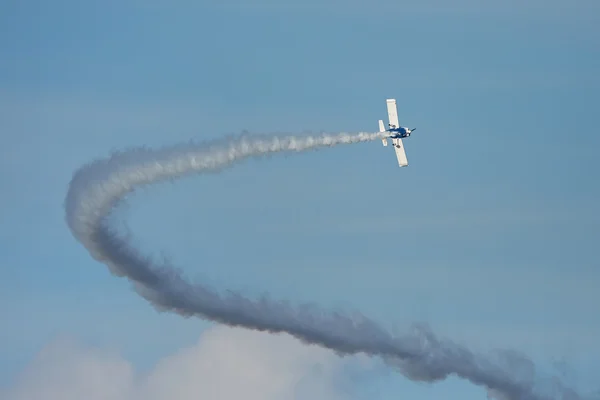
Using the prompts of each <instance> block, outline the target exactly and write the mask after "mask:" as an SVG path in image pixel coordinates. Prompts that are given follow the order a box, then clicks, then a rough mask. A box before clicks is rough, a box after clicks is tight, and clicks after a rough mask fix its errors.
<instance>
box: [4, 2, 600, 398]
mask: <svg viewBox="0 0 600 400" xmlns="http://www.w3.org/2000/svg"><path fill="white" fill-rule="evenodd" d="M599 39H600V6H599V5H598V3H597V2H595V1H585V0H582V1H571V2H568V1H562V0H560V1H559V0H551V1H545V2H542V1H538V0H533V1H530V2H527V3H525V2H523V3H521V2H517V1H506V2H501V3H500V2H499V3H498V4H491V3H486V2H475V1H467V0H460V1H454V2H442V1H436V0H426V1H422V2H420V3H419V5H416V3H415V4H412V3H410V2H405V1H388V0H378V1H374V2H358V1H354V0H348V1H346V2H341V1H334V0H321V1H304V2H296V1H288V0H282V1H278V2H275V1H267V0H259V1H255V2H250V1H242V0H237V1H230V2H220V1H198V2H190V1H183V0H181V1H178V2H167V1H164V0H152V1H146V2H142V1H137V0H131V1H119V2H117V1H114V0H107V1H103V2H93V1H92V2H86V3H82V2H75V1H63V0H59V1H55V2H52V3H47V2H41V1H33V0H32V1H21V2H17V1H13V0H9V1H5V2H2V5H0V50H1V52H2V55H3V56H2V57H1V60H0V135H1V136H0V138H1V140H2V146H0V165H1V168H0V193H2V195H0V210H2V211H1V212H0V219H1V221H2V223H1V224H0V273H1V274H2V279H0V300H1V302H0V304H1V305H0V321H2V322H1V323H0V326H1V327H2V328H1V329H0V395H1V396H0V397H2V398H5V397H6V398H7V399H9V400H17V399H18V400H21V399H35V400H37V399H54V398H61V399H71V398H73V399H75V398H77V399H79V398H81V396H82V393H85V394H86V396H88V397H87V398H92V397H89V394H90V393H96V394H97V396H99V397H98V398H103V399H107V398H110V399H122V400H130V399H138V398H147V397H146V396H148V393H151V394H152V396H154V397H153V398H155V399H156V400H162V399H167V398H172V396H174V395H175V396H180V397H179V398H182V399H187V398H195V397H194V396H198V395H200V396H202V397H205V396H206V397H210V398H215V399H217V398H218V399H225V400H229V399H234V398H235V399H237V398H240V397H242V396H244V398H247V399H250V400H251V399H253V398H257V399H258V398H261V399H269V400H270V399H273V400H287V399H299V400H300V399H305V398H306V399H308V398H310V399H313V398H314V399H323V400H326V399H327V400H328V399H366V398H369V399H392V398H398V397H399V396H402V397H405V398H411V399H416V400H420V399H433V398H436V399H438V398H448V399H458V398H460V399H466V400H470V399H481V398H483V397H484V396H485V391H484V390H483V389H481V388H478V387H474V386H473V385H471V384H469V383H467V382H464V381H461V380H458V379H455V378H450V379H448V380H446V381H443V382H438V383H435V384H424V383H415V382H412V381H409V380H407V379H406V378H404V377H403V376H402V375H400V374H398V373H396V372H394V371H393V370H392V369H390V368H388V367H386V366H385V365H383V364H382V363H381V362H380V361H378V360H377V359H368V358H366V357H362V356H357V357H350V358H343V359H342V358H339V357H337V356H336V355H335V354H333V353H331V352H328V351H326V350H322V349H318V348H314V347H308V346H304V345H301V344H300V343H298V342H297V341H295V340H294V339H292V338H290V337H287V336H285V335H283V336H274V335H269V334H259V333H256V332H250V331H247V330H243V329H231V328H227V327H223V326H220V325H215V324H213V323H210V322H207V321H202V320H197V319H185V318H182V317H180V316H177V315H172V314H168V313H159V312H157V311H156V310H155V309H154V308H152V306H151V305H149V304H148V303H147V302H146V301H145V300H144V299H142V298H141V297H139V296H138V295H137V294H136V293H135V292H134V291H133V290H132V289H131V286H130V284H129V283H128V282H127V281H126V280H124V279H120V278H117V277H115V276H112V275H110V273H109V271H108V269H107V268H106V267H105V266H104V265H102V264H100V263H98V262H96V261H94V260H93V259H92V258H91V257H90V255H89V254H88V253H87V252H86V250H85V248H83V246H81V244H80V243H78V242H77V241H76V240H75V239H74V238H73V236H72V235H71V233H70V231H69V229H68V227H67V225H66V222H65V210H64V204H63V202H64V199H65V195H66V192H67V189H68V184H69V181H70V179H71V177H72V174H73V172H74V171H75V170H76V169H77V168H79V167H80V166H81V165H83V164H85V163H88V162H90V161H92V160H94V159H96V158H100V157H105V156H107V155H109V154H110V152H111V151H113V150H116V149H123V148H129V147H134V146H150V147H158V146H164V145H169V144H176V143H180V142H186V141H189V140H196V141H201V140H206V139H213V138H220V137H223V136H226V135H229V134H232V133H238V132H240V131H243V130H247V131H249V132H251V133H274V132H286V133H297V134H304V133H306V132H321V131H326V132H333V133H335V132H342V131H343V132H359V131H376V130H377V127H378V126H377V120H378V119H385V118H386V109H385V99H386V98H392V97H393V98H396V99H397V101H398V114H399V118H400V122H401V124H402V125H404V126H409V127H417V128H418V129H417V130H416V131H415V133H414V134H413V135H412V136H411V137H410V138H409V139H407V140H406V141H405V146H406V151H407V155H408V160H409V163H410V165H409V167H407V168H403V169H399V168H398V167H397V163H396V160H395V157H394V154H393V151H392V150H391V148H390V147H387V148H384V147H383V146H382V145H381V143H380V142H378V141H376V142H372V143H362V144H356V145H352V146H343V147H339V148H333V149H328V150H323V151H317V152H310V153H305V154H295V155H291V156H284V155H276V156H273V157H272V158H270V159H265V160H259V161H250V162H246V163H244V164H241V165H239V166H237V167H235V168H233V169H228V170H226V171H224V172H222V173H220V174H215V175H207V176H201V177H200V176H199V177H190V178H185V179H183V180H180V181H177V182H175V183H169V184H159V185H156V186H153V187H150V188H147V189H144V190H142V191H140V192H138V193H137V194H136V195H135V196H133V197H132V198H131V199H129V201H128V203H127V206H126V208H125V209H123V210H121V211H120V216H122V218H123V221H124V222H123V223H124V224H127V226H128V227H129V228H130V229H131V231H132V232H133V233H134V235H135V242H136V244H137V245H138V246H139V247H140V248H141V249H143V250H144V251H146V252H148V254H151V255H154V256H157V257H160V256H165V257H168V258H169V259H170V260H172V261H173V262H174V263H175V264H176V265H177V266H178V267H180V268H181V269H182V270H184V271H185V273H186V275H188V276H189V277H191V279H194V280H204V281H206V282H208V283H210V284H211V285H214V286H215V287H217V288H219V289H221V290H226V289H233V290H240V291H241V292H243V293H244V294H247V295H249V296H253V297H256V296H259V295H262V294H264V293H268V294H269V295H270V296H271V297H273V298H276V299H286V300H289V301H290V302H292V303H293V304H302V303H305V302H311V303H316V304H319V305H321V306H322V307H324V308H327V309H331V310H340V309H342V310H350V311H355V310H357V311H360V312H362V313H364V314H366V315H368V316H370V317H372V318H373V319H375V320H376V321H378V322H380V323H382V324H383V325H384V326H386V327H389V328H390V329H398V330H401V331H402V330H405V329H408V327H410V325H411V324H412V323H426V324H428V325H429V326H431V328H432V330H433V331H434V332H436V333H437V334H438V335H440V336H442V337H444V338H448V339H451V340H454V341H456V342H459V343H462V344H464V345H466V346H468V347H469V348H472V349H477V350H481V351H490V350H494V349H499V348H500V349H511V350H516V351H519V352H523V353H525V354H527V355H528V356H530V357H531V358H532V359H533V360H534V362H535V363H536V365H537V366H538V368H540V370H541V371H543V373H544V374H547V375H548V376H552V374H556V375H559V376H561V377H562V378H563V379H564V380H565V381H566V382H568V383H569V384H571V385H573V386H574V387H577V388H580V389H581V391H582V393H587V392H588V391H594V390H598V389H599V388H598V385H597V384H596V382H597V381H598V374H597V372H595V371H598V370H599V369H600V350H599V349H600V347H599V346H598V339H597V338H598V337H600V317H599V316H600V312H599V311H600V308H599V306H598V304H600V292H598V290H597V288H598V287H599V285H600V268H599V267H600V265H599V261H598V256H597V251H596V243H597V241H598V238H599V235H600V217H599V214H598V211H597V199H598V198H599V196H600V184H599V183H598V182H599V181H598V176H599V173H600V169H599V167H598V166H597V163H596V162H595V161H596V160H595V159H596V154H597V151H596V149H597V148H598V146H599V145H600V138H599V136H598V134H597V133H598V132H597V129H596V125H597V121H596V119H595V117H596V114H597V109H598V104H600V78H599V77H598V74H597V71H598V70H599V68H600V52H599V51H598V48H600V47H599V45H600V43H599ZM231 382H235V385H234V386H235V387H233V386H232V383H231ZM100 388H102V390H107V391H108V392H102V391H101V390H100ZM238 389H239V391H236V390H238ZM36 396H37V397H36ZM253 396H254V397H253Z"/></svg>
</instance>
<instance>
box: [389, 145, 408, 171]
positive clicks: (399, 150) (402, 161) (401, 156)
mask: <svg viewBox="0 0 600 400" xmlns="http://www.w3.org/2000/svg"><path fill="white" fill-rule="evenodd" d="M392 143H393V144H394V151H395V152H396V158H397V159H398V165H399V166H400V167H406V166H407V165H408V159H407V158H406V152H405V151H404V143H402V139H400V138H394V139H392Z"/></svg>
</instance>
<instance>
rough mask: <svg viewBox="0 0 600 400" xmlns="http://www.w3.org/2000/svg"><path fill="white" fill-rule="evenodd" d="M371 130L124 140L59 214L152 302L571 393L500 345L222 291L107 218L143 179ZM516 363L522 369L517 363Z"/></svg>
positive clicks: (417, 370) (408, 371)
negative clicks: (146, 248) (139, 246)
mask: <svg viewBox="0 0 600 400" xmlns="http://www.w3.org/2000/svg"><path fill="white" fill-rule="evenodd" d="M381 137H382V134H380V133H358V134H347V133H342V134H337V135H321V136H316V137H310V136H309V137H294V136H287V137H279V136H271V137H262V138H252V137H247V136H246V137H239V138H233V139H228V140H223V141H218V142H213V143H206V144H187V145H181V146H175V147H170V148H164V149H160V150H150V149H147V148H137V149H131V150H128V151H124V152H119V153H116V154H113V155H112V157H110V158H109V159H105V160H99V161H95V162H92V163H91V164H89V165H86V166H84V167H82V168H81V169H79V170H78V171H77V172H76V173H75V175H74V177H73V179H72V181H71V184H70V187H69V191H68V194H67V197H66V202H65V205H66V219H67V223H68V225H69V227H70V229H71V231H72V232H73V234H74V236H75V237H76V238H77V240H79V241H80V242H81V243H82V244H83V245H84V246H85V247H86V248H87V249H88V251H89V252H90V254H91V255H92V256H93V257H94V258H95V259H97V260H98V261H101V262H103V263H105V264H106V265H107V266H108V267H109V268H110V270H111V271H112V273H113V274H115V275H118V276H124V277H127V278H128V279H129V280H131V281H132V282H133V283H134V286H135V289H136V290H137V292H138V293H139V294H140V295H141V296H143V297H144V298H146V299H147V300H148V301H149V302H150V303H151V304H153V305H154V306H155V307H156V308H157V309H159V310H161V311H171V312H175V313H178V314H180V315H183V316H186V317H187V316H195V317H200V318H205V319H209V320H212V321H215V322H220V323H223V324H227V325H229V326H241V327H245V328H250V329H255V330H259V331H269V332H272V333H278V332H286V333H288V334H290V335H292V336H294V337H296V338H297V339H300V340H301V341H303V342H305V343H310V344H316V345H319V346H322V347H326V348H329V349H331V350H333V351H335V352H336V353H338V354H340V355H347V354H357V353H366V354H368V355H373V356H381V357H382V358H383V359H384V360H385V361H386V362H388V364H389V365H391V366H393V367H395V368H397V369H398V371H400V373H402V374H403V375H404V376H406V377H407V378H409V379H412V380H419V381H428V382H433V381H438V380H443V379H445V378H447V377H448V376H451V375H455V376H458V377H461V378H464V379H467V380H468V381H470V382H472V383H473V384H476V385H479V386H482V387H484V388H487V389H488V393H489V394H490V395H494V396H495V397H497V398H502V399H511V400H517V399H531V400H544V399H554V398H556V399H563V398H565V399H566V398H569V399H581V398H582V397H581V396H580V395H578V394H577V393H575V392H573V391H572V390H570V389H568V388H566V387H564V386H563V385H562V384H561V385H558V386H556V387H555V388H554V390H553V391H552V393H542V392H541V391H539V390H536V385H535V383H536V378H535V371H534V370H535V368H534V366H533V364H532V363H531V362H530V361H529V360H527V359H517V358H515V357H512V356H511V355H509V354H506V355H503V356H502V357H499V358H496V359H493V358H490V357H484V356H482V355H479V354H475V353H473V352H472V351H470V350H468V349H466V348H464V347H462V346H459V345H457V344H455V343H452V342H449V341H443V340H440V339H438V338H437V337H435V335H433V333H431V332H430V331H429V330H428V329H425V328H418V329H415V331H414V332H411V333H409V334H407V335H405V336H393V335H392V334H390V333H389V332H388V331H386V330H384V329H383V328H382V327H381V326H379V325H378V324H377V323H375V322H374V321H372V320H370V319H368V318H367V317H365V316H362V315H358V316H353V317H352V318H351V317H349V316H345V315H340V314H337V313H326V312H324V311H322V310H319V309H317V308H314V307H309V306H302V307H298V308H293V307H291V306H290V305H288V304H287V303H284V302H276V301H272V300H269V299H266V298H261V299H257V300H251V299H248V298H245V297H243V296H241V295H240V294H238V293H234V292H228V294H227V295H222V294H219V293H218V292H217V291H215V290H213V289H211V288H209V287H207V286H203V285H197V284H192V283H190V282H187V281H185V280H184V279H183V277H182V276H181V275H180V274H179V273H178V272H177V270H176V269H175V268H174V267H173V266H171V265H169V264H168V263H167V262H164V261H162V262H156V261H154V260H151V259H150V258H148V257H146V256H144V255H142V254H140V253H139V252H138V251H137V250H136V249H135V248H134V247H133V246H131V245H130V243H129V242H128V240H127V239H126V238H124V237H122V236H120V234H119V233H118V232H117V230H116V229H115V228H114V227H113V226H112V225H111V224H110V218H109V217H110V215H111V212H112V211H113V210H114V209H115V208H116V207H117V206H118V205H119V203H120V202H121V201H122V200H123V199H124V198H125V196H126V195H127V194H128V193H131V192H132V191H134V190H135V189H136V188H139V187H140V186H143V185H148V184H152V183H156V182H160V181H164V180H166V179H173V178H178V177H182V176H184V175H189V174H194V173H202V172H216V171H219V170H221V169H223V168H226V167H229V166H231V165H233V164H234V163H236V162H240V161H243V160H245V159H248V158H250V157H258V156H263V155H266V154H269V153H277V152H301V151H307V150H312V149H319V148H323V147H331V146H337V145H340V144H351V143H359V142H366V141H372V140H377V139H380V138H381ZM521 370H526V373H525V374H523V373H521V372H520V371H521Z"/></svg>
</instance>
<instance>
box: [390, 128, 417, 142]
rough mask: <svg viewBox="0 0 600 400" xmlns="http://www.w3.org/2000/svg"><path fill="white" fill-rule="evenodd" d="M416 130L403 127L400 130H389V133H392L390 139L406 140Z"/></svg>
mask: <svg viewBox="0 0 600 400" xmlns="http://www.w3.org/2000/svg"><path fill="white" fill-rule="evenodd" d="M413 130H414V129H408V128H405V127H403V126H401V127H400V128H390V129H387V132H389V133H390V136H389V137H390V138H392V139H404V138H406V137H409V136H410V133H411V132H412V131H413Z"/></svg>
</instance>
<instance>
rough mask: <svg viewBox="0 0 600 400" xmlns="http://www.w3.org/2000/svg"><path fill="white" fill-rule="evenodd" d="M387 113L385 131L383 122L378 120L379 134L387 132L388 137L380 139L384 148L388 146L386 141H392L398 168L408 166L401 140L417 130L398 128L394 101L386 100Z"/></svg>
mask: <svg viewBox="0 0 600 400" xmlns="http://www.w3.org/2000/svg"><path fill="white" fill-rule="evenodd" d="M386 103H387V112H388V118H389V124H388V127H389V128H388V129H385V126H384V124H383V120H381V119H380V120H379V132H389V133H390V135H388V136H386V137H384V138H383V139H381V141H382V142H383V145H384V146H387V145H388V142H387V139H388V138H391V139H392V144H393V145H394V150H395V151H396V158H398V165H399V166H400V167H406V166H407V165H408V159H407V158H406V152H405V151H404V144H403V143H402V139H403V138H407V137H409V136H410V134H411V133H412V132H413V131H414V130H415V129H417V128H413V129H408V128H405V127H403V126H400V123H399V122H398V107H397V106H396V99H387V100H386Z"/></svg>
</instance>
